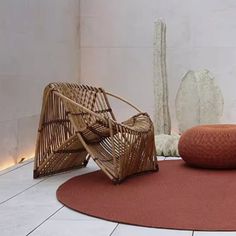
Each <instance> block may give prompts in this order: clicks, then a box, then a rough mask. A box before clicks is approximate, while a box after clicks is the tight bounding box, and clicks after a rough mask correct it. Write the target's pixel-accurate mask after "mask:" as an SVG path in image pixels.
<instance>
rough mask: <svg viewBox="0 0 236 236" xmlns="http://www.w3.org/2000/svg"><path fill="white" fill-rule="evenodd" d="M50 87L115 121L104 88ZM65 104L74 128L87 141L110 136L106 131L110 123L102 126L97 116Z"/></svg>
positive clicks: (68, 103) (65, 85)
mask: <svg viewBox="0 0 236 236" xmlns="http://www.w3.org/2000/svg"><path fill="white" fill-rule="evenodd" d="M49 86H50V87H51V88H52V91H56V92H58V93H60V94H62V95H64V96H65V97H67V98H69V99H71V100H73V101H74V102H76V103H77V104H80V105H82V106H83V107H85V108H87V109H89V110H91V111H93V112H94V113H96V114H98V115H99V116H101V117H103V118H105V120H107V119H108V118H112V119H114V120H115V116H114V114H113V112H112V109H111V107H110V104H109V102H108V99H107V96H106V93H105V91H104V90H103V89H102V88H96V87H92V86H86V85H80V84H71V83H52V84H50V85H49ZM63 102H64V103H65V104H66V112H68V113H69V114H70V117H71V120H72V122H73V124H74V128H75V129H76V131H80V132H82V135H84V137H85V138H86V139H87V140H90V141H96V140H99V139H100V138H101V137H102V135H104V136H107V135H108V133H107V132H108V130H107V129H106V128H108V123H106V124H104V123H103V124H102V125H101V123H100V122H101V120H98V119H97V118H96V117H95V116H93V115H91V114H90V113H88V112H86V111H84V110H82V109H81V108H80V107H78V106H76V105H74V104H71V103H70V102H67V101H63ZM102 127H103V128H102ZM104 128H105V129H104ZM99 130H100V131H99Z"/></svg>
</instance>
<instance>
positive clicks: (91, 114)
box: [34, 83, 158, 182]
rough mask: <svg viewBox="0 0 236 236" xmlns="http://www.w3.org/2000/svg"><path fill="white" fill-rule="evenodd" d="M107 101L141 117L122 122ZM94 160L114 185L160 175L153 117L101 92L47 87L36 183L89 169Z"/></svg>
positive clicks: (87, 88)
mask: <svg viewBox="0 0 236 236" xmlns="http://www.w3.org/2000/svg"><path fill="white" fill-rule="evenodd" d="M107 96H112V97H114V98H116V99H119V100H120V101H122V102H124V103H126V104H128V105H129V106H130V107H132V108H134V109H135V110H136V111H137V112H138V114H137V115H135V116H133V117H131V118H130V119H128V120H127V121H124V122H122V123H118V122H117V121H116V119H115V116H114V114H113V111H112V109H111V107H110V104H109V101H108V98H107ZM90 157H92V158H93V160H94V161H95V162H96V163H97V165H98V166H99V167H100V168H101V170H102V171H103V172H104V173H105V174H106V175H107V176H108V177H109V178H110V179H111V180H112V181H114V182H120V181H122V180H123V179H124V178H126V177H127V176H130V175H132V174H136V173H140V172H144V171H153V170H157V169H158V164H157V158H156V151H155V142H154V132H153V123H152V121H151V119H150V117H149V116H148V114H147V113H143V112H141V111H140V110H139V109H138V108H137V107H135V106H134V105H132V104H131V103H130V102H128V101H126V100H125V99H123V98H121V97H119V96H116V95H114V94H112V93H107V92H105V91H104V90H103V89H102V88H96V87H92V86H86V85H79V84H70V83H51V84H49V85H48V86H47V87H46V88H45V90H44V97H43V104H42V110H41V117H40V122H39V130H38V138H37V143H36V151H35V162H34V163H35V164H34V178H37V177H40V176H45V175H51V174H55V173H58V172H62V171H66V170H70V169H73V168H81V167H85V166H86V165H87V163H88V161H89V158H90Z"/></svg>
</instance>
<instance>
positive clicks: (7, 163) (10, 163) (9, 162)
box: [0, 154, 34, 171]
mask: <svg viewBox="0 0 236 236" xmlns="http://www.w3.org/2000/svg"><path fill="white" fill-rule="evenodd" d="M33 157H34V154H30V155H27V156H22V158H19V160H18V162H17V163H16V162H15V160H13V159H11V160H7V161H4V162H3V163H0V171H2V170H5V169H7V168H10V167H12V166H15V165H17V164H21V163H24V162H25V161H27V160H29V159H32V158H33Z"/></svg>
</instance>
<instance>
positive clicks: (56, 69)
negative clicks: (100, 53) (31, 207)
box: [0, 0, 79, 169]
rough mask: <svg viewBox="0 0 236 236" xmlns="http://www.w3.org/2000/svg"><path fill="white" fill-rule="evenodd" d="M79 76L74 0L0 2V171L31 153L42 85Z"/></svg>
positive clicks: (77, 11)
mask: <svg viewBox="0 0 236 236" xmlns="http://www.w3.org/2000/svg"><path fill="white" fill-rule="evenodd" d="M78 79H79V0H20V1H19V0H1V1H0V140H1V141H0V169H2V168H4V167H5V166H7V165H11V164H14V163H16V162H17V161H19V160H20V159H21V158H29V157H32V156H33V155H34V147H35V138H36V133H37V126H38V119H39V114H40V109H41V99H42V92H43V88H44V86H45V85H46V84H48V83H49V82H52V81H78Z"/></svg>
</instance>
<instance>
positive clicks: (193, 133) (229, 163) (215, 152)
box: [178, 124, 236, 169]
mask: <svg viewBox="0 0 236 236" xmlns="http://www.w3.org/2000/svg"><path fill="white" fill-rule="evenodd" d="M178 148H179V154H180V156H181V157H182V158H183V160H184V161H186V163H187V164H189V165H192V166H196V167H203V168H217V169H227V168H236V125H230V124H229V125H223V124H221V125H201V126H196V127H193V128H191V129H189V130H187V131H185V132H184V133H183V134H182V136H181V138H180V140H179V147H178Z"/></svg>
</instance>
